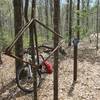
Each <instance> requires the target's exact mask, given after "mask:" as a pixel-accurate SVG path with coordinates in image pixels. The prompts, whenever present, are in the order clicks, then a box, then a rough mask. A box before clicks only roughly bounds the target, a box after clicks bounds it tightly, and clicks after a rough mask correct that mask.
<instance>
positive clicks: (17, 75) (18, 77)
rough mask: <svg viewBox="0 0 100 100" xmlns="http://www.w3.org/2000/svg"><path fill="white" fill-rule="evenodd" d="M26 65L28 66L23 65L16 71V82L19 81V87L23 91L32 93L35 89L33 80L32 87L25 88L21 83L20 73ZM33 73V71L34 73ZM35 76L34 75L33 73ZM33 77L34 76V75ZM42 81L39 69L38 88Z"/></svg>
mask: <svg viewBox="0 0 100 100" xmlns="http://www.w3.org/2000/svg"><path fill="white" fill-rule="evenodd" d="M25 67H27V66H24V67H22V68H21V69H20V70H19V71H16V83H17V86H18V88H20V89H21V90H22V91H24V92H26V93H31V92H33V91H34V88H33V82H32V87H31V89H30V88H29V89H28V88H25V87H23V86H22V85H21V84H20V74H21V72H22V71H23V70H24V69H25ZM32 74H33V73H32ZM32 76H33V75H32ZM32 78H33V77H32ZM40 83H41V74H40V72H39V71H37V88H38V87H39V86H40Z"/></svg>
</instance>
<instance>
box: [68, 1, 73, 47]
mask: <svg viewBox="0 0 100 100" xmlns="http://www.w3.org/2000/svg"><path fill="white" fill-rule="evenodd" d="M71 38H72V0H70V10H69V39H68V40H69V41H68V46H71Z"/></svg>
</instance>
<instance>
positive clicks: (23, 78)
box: [16, 65, 41, 93]
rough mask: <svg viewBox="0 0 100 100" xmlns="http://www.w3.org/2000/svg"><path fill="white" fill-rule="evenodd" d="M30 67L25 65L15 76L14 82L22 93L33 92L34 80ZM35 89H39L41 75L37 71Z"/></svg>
mask: <svg viewBox="0 0 100 100" xmlns="http://www.w3.org/2000/svg"><path fill="white" fill-rule="evenodd" d="M30 67H31V66H30V65H26V66H24V67H23V68H21V69H20V70H19V71H18V72H17V74H16V82H17V86H18V87H19V88H20V89H21V90H22V91H24V92H27V93H30V92H33V91H34V86H33V82H34V78H33V73H32V69H30ZM36 74H37V87H39V85H40V83H41V75H40V73H39V72H38V71H37V72H36Z"/></svg>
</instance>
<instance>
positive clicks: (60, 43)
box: [40, 40, 64, 65]
mask: <svg viewBox="0 0 100 100" xmlns="http://www.w3.org/2000/svg"><path fill="white" fill-rule="evenodd" d="M63 42H64V41H63V40H62V41H60V42H59V44H58V46H57V47H56V48H55V49H54V50H53V51H52V52H51V53H50V55H49V56H48V57H47V58H46V59H44V60H43V62H42V63H41V64H40V65H42V64H43V63H44V62H45V61H47V60H48V59H49V58H50V57H51V56H52V55H53V54H54V52H55V51H56V50H58V49H59V48H60V47H61V45H62V43H63Z"/></svg>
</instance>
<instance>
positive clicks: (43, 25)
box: [34, 19, 63, 38]
mask: <svg viewBox="0 0 100 100" xmlns="http://www.w3.org/2000/svg"><path fill="white" fill-rule="evenodd" d="M34 21H36V22H37V23H39V24H40V25H42V26H43V27H44V28H46V29H47V30H49V31H51V32H52V33H54V34H56V35H57V36H59V37H60V38H63V37H62V36H61V35H59V34H58V33H57V32H55V31H53V30H52V29H51V28H49V27H47V26H46V25H44V24H43V23H41V22H40V21H39V20H37V19H34Z"/></svg>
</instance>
